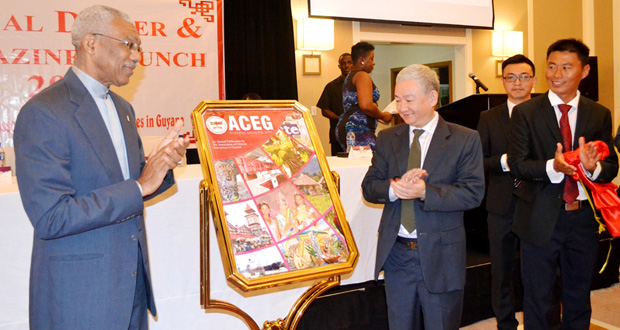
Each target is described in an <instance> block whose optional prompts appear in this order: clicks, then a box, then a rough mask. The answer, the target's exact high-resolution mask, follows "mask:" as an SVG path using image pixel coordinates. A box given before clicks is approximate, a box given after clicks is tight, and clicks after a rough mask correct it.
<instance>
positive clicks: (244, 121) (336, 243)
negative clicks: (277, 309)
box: [192, 101, 358, 291]
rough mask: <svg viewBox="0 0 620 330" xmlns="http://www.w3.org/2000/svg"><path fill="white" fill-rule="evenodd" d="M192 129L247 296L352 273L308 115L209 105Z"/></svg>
mask: <svg viewBox="0 0 620 330" xmlns="http://www.w3.org/2000/svg"><path fill="white" fill-rule="evenodd" d="M192 122H193V125H194V130H195V132H196V136H197V146H198V153H199V156H200V162H201V167H202V171H203V175H204V178H205V181H206V182H207V185H209V186H210V187H211V189H212V192H211V196H212V198H211V200H210V201H209V203H210V204H211V205H210V206H209V208H210V209H211V210H212V213H213V221H214V224H215V226H216V232H217V237H218V243H219V246H220V252H221V254H222V259H223V262H224V269H225V272H226V276H227V279H228V281H229V282H231V283H232V284H234V285H236V286H237V287H239V288H240V289H242V290H244V291H248V290H254V289H260V288H266V287H272V286H275V285H282V284H287V283H293V282H298V281H305V280H309V279H317V278H326V277H330V276H335V275H341V274H345V273H348V272H351V271H352V270H353V267H354V265H355V263H356V261H357V257H358V252H357V247H356V245H355V241H354V239H353V235H352V234H351V230H350V228H349V225H348V223H347V221H346V217H345V214H344V210H343V208H342V205H341V202H340V197H339V195H338V193H337V188H336V186H335V183H334V179H333V177H332V175H331V173H330V171H329V168H328V165H327V161H326V160H325V154H324V153H323V148H322V146H321V143H320V140H319V137H318V135H317V133H316V129H315V127H314V123H313V121H312V117H311V116H310V112H309V110H308V109H306V108H305V107H303V106H302V105H300V104H299V103H297V102H295V101H203V102H202V103H201V104H200V105H199V106H198V107H197V108H196V109H195V110H194V111H193V113H192ZM209 208H205V209H209ZM205 218H206V217H205Z"/></svg>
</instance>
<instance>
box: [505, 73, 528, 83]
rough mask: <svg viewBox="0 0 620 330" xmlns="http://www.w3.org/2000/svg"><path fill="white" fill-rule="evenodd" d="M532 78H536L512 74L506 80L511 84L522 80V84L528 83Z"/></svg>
mask: <svg viewBox="0 0 620 330" xmlns="http://www.w3.org/2000/svg"><path fill="white" fill-rule="evenodd" d="M532 77H534V76H530V75H529V74H520V75H518V76H516V75H512V74H510V75H507V76H506V77H504V80H505V81H506V82H509V83H513V82H515V81H517V80H520V81H521V82H528V81H530V79H532Z"/></svg>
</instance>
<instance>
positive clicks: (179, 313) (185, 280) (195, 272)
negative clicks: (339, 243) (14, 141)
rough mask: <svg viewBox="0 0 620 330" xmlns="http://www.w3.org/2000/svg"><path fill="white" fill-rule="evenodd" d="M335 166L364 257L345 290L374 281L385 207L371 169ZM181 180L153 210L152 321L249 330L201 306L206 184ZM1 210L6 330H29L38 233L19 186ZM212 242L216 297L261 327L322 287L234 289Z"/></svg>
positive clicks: (0, 327)
mask: <svg viewBox="0 0 620 330" xmlns="http://www.w3.org/2000/svg"><path fill="white" fill-rule="evenodd" d="M328 163H329V165H330V168H331V169H332V170H334V171H337V172H338V173H339V174H340V178H341V181H340V182H341V192H343V196H341V199H342V204H343V207H344V210H345V212H346V215H347V220H348V221H349V224H350V227H351V230H352V231H353V236H354V237H355V239H356V243H357V247H358V250H359V254H360V256H359V260H358V262H357V265H356V267H355V270H354V271H353V273H351V274H349V275H344V276H342V284H352V283H359V282H364V281H368V280H370V279H372V278H373V271H374V263H375V250H376V244H377V228H378V226H379V218H380V216H381V206H379V205H373V204H368V203H366V202H364V201H363V198H362V196H361V188H360V184H361V181H362V178H363V177H364V174H365V173H366V170H367V169H368V166H369V162H368V161H360V160H348V159H342V158H335V157H328ZM175 177H176V179H177V184H176V185H175V186H174V187H173V188H172V189H170V190H169V191H168V192H167V193H166V194H165V196H160V197H158V198H157V201H155V203H153V201H151V202H149V203H148V204H147V207H146V227H147V233H148V239H149V256H150V260H151V273H152V277H153V289H154V294H155V298H156V299H155V300H156V304H157V311H158V317H157V320H156V321H154V320H153V319H152V318H149V323H150V329H151V330H159V329H171V330H178V329H188V330H190V329H219V328H224V327H225V329H227V330H237V329H239V330H244V329H247V327H246V325H245V323H244V322H243V321H241V319H239V318H237V317H235V316H232V315H231V314H226V313H222V312H209V313H205V312H204V310H203V309H202V308H201V307H200V273H199V259H200V258H199V256H200V248H199V242H200V237H199V209H200V206H199V201H198V185H199V182H200V180H202V172H201V170H200V167H199V165H189V166H187V167H183V168H178V169H176V170H175ZM0 210H1V212H2V213H1V215H0V228H2V229H1V230H0V330H9V329H10V330H18V329H19V330H26V329H28V279H29V269H30V254H31V251H32V226H31V225H30V222H29V221H28V219H27V217H26V214H25V212H24V210H23V208H22V204H21V199H20V197H19V193H18V189H17V185H15V184H13V185H11V186H0ZM211 228H213V226H211ZM212 231H213V229H212ZM210 237H211V242H210V247H211V257H212V260H211V298H212V299H218V300H224V301H227V302H229V303H232V304H234V305H237V306H238V307H240V308H241V309H242V310H244V311H245V312H246V313H248V314H249V315H250V316H251V317H252V318H253V319H254V320H255V321H256V323H258V324H259V326H261V327H262V323H263V322H264V321H267V320H276V319H278V318H283V317H285V316H286V314H287V313H288V312H289V310H290V308H291V306H292V305H293V303H294V302H295V301H296V300H297V298H298V297H299V296H300V295H301V294H302V293H303V292H304V291H305V290H306V289H307V288H308V287H310V286H311V285H312V284H313V283H314V282H304V283H297V284H293V285H288V286H283V287H278V288H271V289H267V290H259V291H253V292H249V293H244V292H242V291H239V290H238V289H236V288H234V287H233V286H232V285H229V284H228V283H227V282H226V280H225V277H224V270H223V266H222V260H221V258H220V255H219V247H218V245H217V241H216V238H215V234H214V233H213V232H212V233H211V236H210Z"/></svg>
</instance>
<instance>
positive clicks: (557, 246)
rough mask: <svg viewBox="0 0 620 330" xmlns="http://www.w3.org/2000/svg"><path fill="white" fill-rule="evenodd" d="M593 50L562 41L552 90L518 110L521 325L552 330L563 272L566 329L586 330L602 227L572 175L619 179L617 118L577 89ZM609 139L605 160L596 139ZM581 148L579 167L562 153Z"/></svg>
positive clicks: (550, 66) (554, 56)
mask: <svg viewBox="0 0 620 330" xmlns="http://www.w3.org/2000/svg"><path fill="white" fill-rule="evenodd" d="M589 52H590V50H589V48H588V47H587V46H586V45H585V44H584V43H583V42H581V41H579V40H576V39H561V40H558V41H556V42H554V43H553V44H551V45H550V46H549V48H548V49H547V66H546V68H545V78H546V80H547V85H548V86H549V91H548V92H547V93H545V94H543V95H541V96H538V97H535V98H532V99H531V100H530V101H527V102H524V103H522V104H520V105H518V106H516V107H515V108H514V110H513V113H512V119H511V122H510V129H509V133H508V165H509V166H510V171H511V173H512V174H513V175H514V176H515V177H516V178H518V179H520V180H521V184H520V185H519V187H518V188H516V189H515V191H514V194H515V196H516V197H517V202H516V205H515V216H514V224H513V226H512V229H513V230H514V232H515V233H516V234H517V235H518V236H519V238H520V239H521V276H522V281H523V290H524V293H523V323H524V326H525V329H526V330H529V329H548V328H549V324H548V319H547V315H548V313H549V311H550V309H551V305H552V296H553V294H552V292H553V287H554V283H555V280H556V276H557V274H558V272H559V274H560V278H561V283H562V295H561V296H562V329H588V328H589V326H590V316H591V314H592V307H591V306H590V287H591V285H592V278H593V275H594V272H595V269H594V268H595V266H596V260H597V256H598V246H599V234H598V223H597V222H596V221H595V219H594V212H593V210H592V208H591V207H590V205H589V203H588V196H587V194H588V193H589V192H588V190H587V189H586V188H584V186H583V185H582V183H581V182H579V181H575V180H574V179H573V177H572V176H573V175H574V174H575V173H576V172H577V171H578V170H583V171H584V172H583V173H584V175H585V178H584V180H591V181H594V182H598V183H607V182H610V181H611V180H613V179H614V178H615V177H616V175H617V174H618V158H617V155H616V153H615V152H614V149H613V144H612V120H611V112H610V111H609V109H607V108H605V107H604V106H602V105H600V104H598V103H596V102H594V101H592V100H590V99H588V98H586V97H584V96H582V95H581V93H580V92H579V83H580V82H581V80H582V79H584V78H585V77H586V76H587V75H588V74H589V72H590V66H589V64H588V56H589ZM597 140H600V141H603V142H604V143H606V144H607V146H608V148H609V150H610V151H611V153H610V155H609V156H607V158H605V159H604V160H601V159H600V156H599V153H598V150H597V148H596V146H595V145H594V144H592V143H590V142H591V141H597ZM577 148H579V153H578V156H579V163H578V164H575V165H572V164H569V163H568V162H567V161H566V159H565V158H564V155H563V153H564V152H566V151H571V150H575V149H577Z"/></svg>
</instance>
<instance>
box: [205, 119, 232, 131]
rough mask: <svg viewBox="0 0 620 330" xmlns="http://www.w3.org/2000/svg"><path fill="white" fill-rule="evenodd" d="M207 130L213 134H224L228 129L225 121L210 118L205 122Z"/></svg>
mask: <svg viewBox="0 0 620 330" xmlns="http://www.w3.org/2000/svg"><path fill="white" fill-rule="evenodd" d="M206 124H207V129H208V130H209V131H210V132H211V133H213V134H224V133H226V130H227V129H228V124H227V123H226V120H224V119H223V118H221V117H218V116H211V117H209V118H207V121H206Z"/></svg>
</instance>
